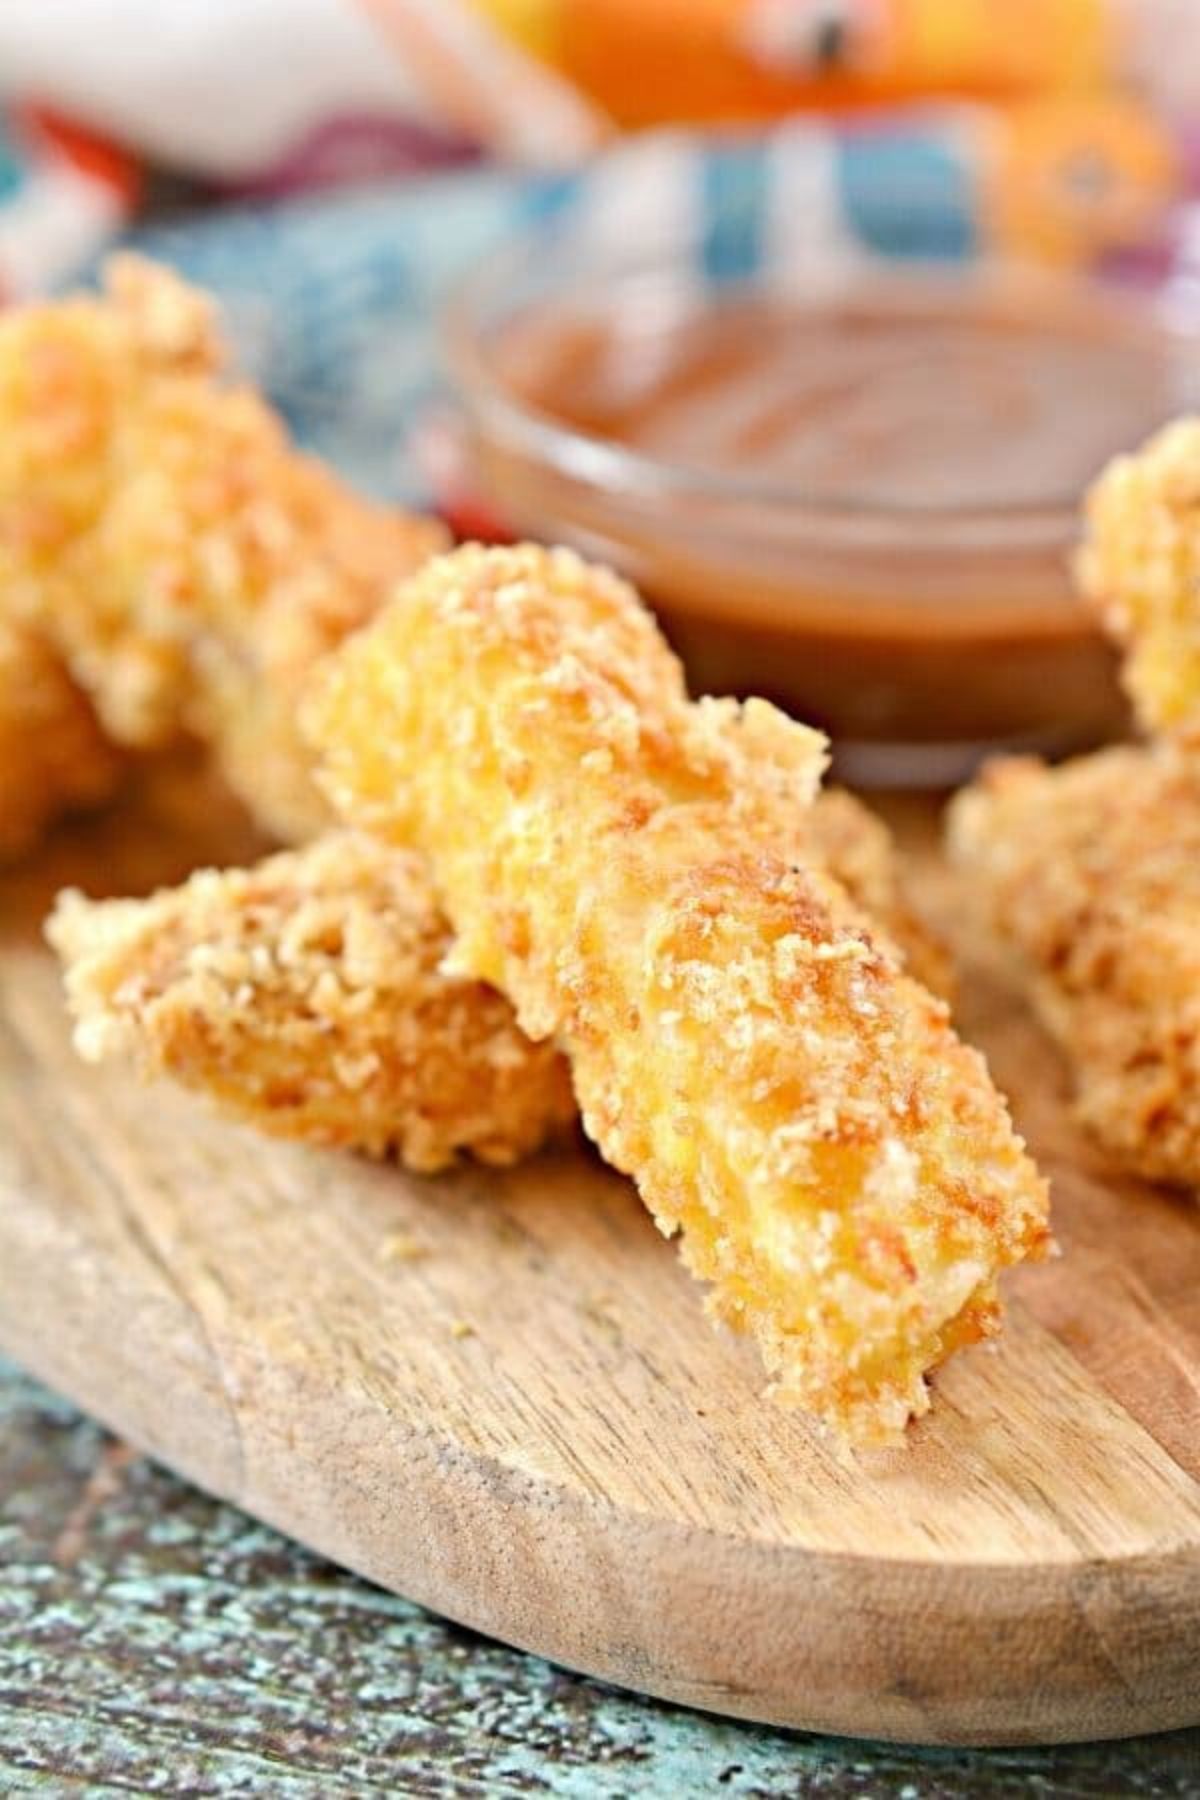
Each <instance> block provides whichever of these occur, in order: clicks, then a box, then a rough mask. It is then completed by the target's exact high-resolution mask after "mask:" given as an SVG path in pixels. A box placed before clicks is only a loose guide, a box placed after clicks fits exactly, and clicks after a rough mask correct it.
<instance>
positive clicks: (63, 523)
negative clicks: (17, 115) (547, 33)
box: [0, 257, 445, 837]
mask: <svg viewBox="0 0 1200 1800" xmlns="http://www.w3.org/2000/svg"><path fill="white" fill-rule="evenodd" d="M223 360H224V353H223V350H222V347H221V344H220V342H219V339H218V336H217V333H216V330H215V327H214V320H213V309H212V306H211V303H210V301H209V300H208V299H207V297H205V296H204V295H202V294H199V293H197V292H196V291H195V290H193V289H191V288H189V287H187V286H186V285H185V284H184V283H183V282H182V281H180V280H179V279H178V278H177V277H176V276H174V275H172V274H171V273H170V272H169V271H167V270H165V269H162V268H158V267H156V266H155V265H153V264H151V263H147V262H145V261H143V260H141V259H138V258H134V257H116V258H114V259H113V260H112V262H111V263H110V264H109V266H108V270H107V274H106V291H105V292H104V293H103V294H102V295H81V296H78V297H75V298H72V299H68V300H61V301H53V302H50V303H48V304H45V305H41V306H32V307H27V308H23V309H16V310H13V311H11V312H8V313H6V314H4V315H3V316H2V317H0V422H2V426H3V429H2V430H0V609H3V610H4V612H5V613H6V615H7V616H9V617H10V618H12V619H14V620H23V621H25V622H27V623H30V624H32V625H34V626H36V627H37V629H38V630H39V631H40V632H41V633H42V634H43V636H44V637H45V638H46V639H47V640H48V641H49V642H51V643H52V644H53V645H54V646H55V648H56V649H57V651H58V653H59V654H60V655H61V656H62V658H63V659H64V661H65V663H66V664H67V666H68V668H69V669H70V671H71V673H72V675H73V676H74V678H75V679H76V681H77V682H78V684H79V686H80V687H81V688H82V689H83V690H84V691H85V692H86V693H87V694H88V695H89V696H90V698H91V699H92V701H93V703H94V705H95V707H96V711H97V713H98V715H99V718H100V721H101V723H102V725H103V726H104V729H105V731H106V732H107V733H108V735H109V736H110V737H111V738H112V739H113V741H114V742H116V743H118V744H121V745H129V746H133V747H136V748H139V749H146V748H154V747H157V746H160V745H162V744H164V743H167V742H169V741H171V740H172V739H173V738H175V737H177V736H178V735H179V734H180V732H181V731H184V730H186V731H189V732H193V733H196V734H198V735H199V736H200V737H201V738H203V739H204V740H205V741H207V742H209V743H210V744H211V745H212V746H213V747H214V750H215V752H216V755H217V758H218V760H219V761H220V762H221V763H222V764H223V765H224V768H225V772H226V773H227V775H228V776H229V778H230V780H231V781H232V783H233V784H234V785H235V786H236V788H237V789H238V791H239V793H240V794H241V796H242V797H243V798H244V799H245V800H246V801H247V803H248V804H249V805H250V806H251V807H252V808H253V810H254V812H255V814H256V816H257V817H258V818H259V819H260V820H261V821H262V822H263V823H264V824H266V825H267V827H268V828H269V829H271V830H273V831H275V832H276V833H277V834H279V835H283V836H287V837H298V836H304V835H307V834H308V833H309V832H311V830H312V829H314V828H315V827H317V826H319V825H320V824H322V823H324V822H325V820H326V818H327V815H326V813H325V810H324V808H323V807H322V806H321V805H320V803H319V801H318V800H317V798H316V796H315V794H314V792H313V790H312V788H311V786H310V784H309V781H308V773H307V771H308V762H309V759H308V757H307V755H306V753H305V752H304V750H303V747H302V746H301V745H300V743H299V741H298V739H297V738H296V735H295V725H294V718H295V709H296V701H297V697H298V693H299V689H300V687H301V685H302V683H303V681H304V679H305V677H306V675H307V672H308V669H309V666H310V665H311V663H312V662H313V661H315V660H316V659H317V658H318V657H319V656H320V655H322V654H324V652H325V651H326V650H328V649H330V648H332V646H333V645H335V644H337V643H339V642H340V641H341V639H342V638H343V637H344V636H345V635H346V633H347V632H349V631H351V630H353V629H354V628H355V627H356V626H357V625H359V624H361V623H362V622H363V621H364V620H365V619H367V618H369V617H370V616H371V614H372V613H373V612H374V611H375V610H376V608H377V607H378V605H379V604H380V601H381V599H382V598H383V596H384V595H385V594H386V592H387V591H388V590H389V589H390V587H391V585H392V584H393V583H394V581H395V580H396V578H397V576H398V575H403V574H404V573H405V572H406V571H408V570H410V569H412V568H415V567H416V566H417V564H418V563H419V562H420V561H421V560H422V559H423V558H424V557H425V556H426V555H427V554H429V553H430V552H432V551H433V550H436V549H438V548H440V547H441V546H442V545H443V544H444V543H445V533H444V531H443V530H442V527H441V526H440V525H438V524H437V523H436V522H435V521H433V520H429V519H418V518H414V517H411V516H408V515H405V514H402V513H399V512H396V511H393V510H390V509H386V508H384V507H381V506H375V505H372V504H370V503H369V502H367V501H365V500H363V499H360V498H359V497H358V496H356V495H354V494H352V493H351V492H350V491H349V490H348V489H347V488H345V487H344V486H343V485H342V484H341V483H340V482H339V481H338V480H337V479H336V477H335V476H334V475H333V474H332V473H331V472H330V471H329V470H327V469H325V468H323V467H322V466H321V464H320V463H318V462H316V461H315V460H314V459H312V458H310V457H306V456H303V455H301V454H300V453H298V452H297V451H296V450H295V449H294V447H293V446H292V445H291V443H290V441H289V439H288V436H287V433H286V431H285V430H284V427H283V425H282V423H281V422H280V420H279V419H278V418H277V417H276V416H275V414H274V413H273V412H272V411H271V410H270V408H269V407H268V406H267V405H266V404H265V402H264V401H263V400H262V399H261V398H260V397H259V396H258V395H257V394H256V393H254V392H253V391H252V390H251V389H249V388H246V387H236V386H227V385H223V384H221V383H219V382H218V381H217V379H216V374H217V372H218V370H219V368H220V365H221V364H222V362H223Z"/></svg>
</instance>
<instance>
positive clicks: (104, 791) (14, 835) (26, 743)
mask: <svg viewBox="0 0 1200 1800" xmlns="http://www.w3.org/2000/svg"><path fill="white" fill-rule="evenodd" d="M119 776H120V760H119V758H118V756H117V754H116V752H115V751H114V750H113V749H112V748H111V747H110V746H109V744H108V743H107V741H106V740H105V738H104V736H103V735H102V733H101V731H100V728H99V726H98V725H97V723H96V719H95V715H94V714H93V712H92V709H91V707H90V706H89V705H88V703H87V701H86V700H85V698H84V697H83V695H82V694H81V693H80V691H79V689H78V688H77V687H76V686H75V684H74V683H73V682H72V681H71V679H70V677H69V676H68V675H67V672H66V670H65V669H64V668H63V666H62V664H61V663H60V662H59V660H58V658H57V657H56V656H55V655H54V654H53V652H52V651H51V650H50V649H49V648H48V646H47V645H46V644H45V643H44V642H43V641H42V640H41V639H40V638H39V637H38V636H37V634H36V633H35V632H32V631H28V630H26V629H24V628H23V627H20V626H17V625H14V624H12V623H10V622H9V621H7V620H6V619H5V618H4V617H3V615H2V614H0V863H4V862H7V861H9V860H10V859H11V858H13V857H17V856H21V855H23V854H24V852H25V851H26V850H28V849H29V848H30V847H31V846H32V845H33V844H34V843H35V842H36V841H37V839H38V838H39V837H40V836H41V834H42V831H43V830H44V829H45V827H46V826H47V825H48V824H49V823H50V822H51V820H53V819H55V818H57V817H58V815H59V814H60V813H65V812H72V811H75V810H77V809H80V808H84V807H89V806H96V805H99V804H100V802H101V801H103V800H106V799H107V798H108V796H109V794H110V793H111V792H112V791H113V789H114V788H115V787H116V784H117V781H118V779H119Z"/></svg>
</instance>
